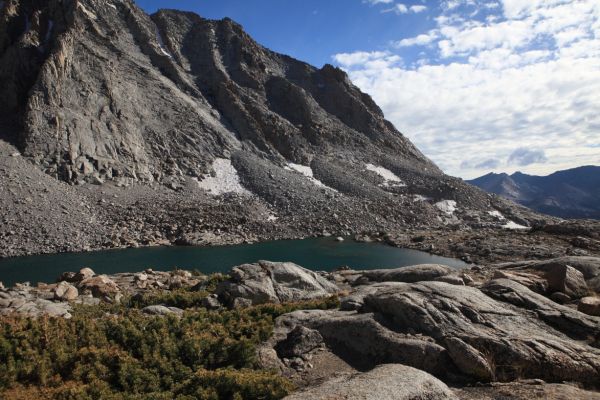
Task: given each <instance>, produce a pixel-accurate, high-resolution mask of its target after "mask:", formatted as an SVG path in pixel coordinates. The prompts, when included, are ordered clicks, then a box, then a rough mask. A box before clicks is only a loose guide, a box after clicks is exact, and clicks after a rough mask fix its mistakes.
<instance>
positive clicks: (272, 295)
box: [216, 261, 339, 306]
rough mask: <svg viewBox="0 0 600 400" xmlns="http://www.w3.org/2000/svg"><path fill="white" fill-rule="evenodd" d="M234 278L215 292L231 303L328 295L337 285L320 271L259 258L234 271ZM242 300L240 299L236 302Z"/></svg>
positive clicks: (224, 300) (252, 302) (271, 301)
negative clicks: (256, 261) (257, 260)
mask: <svg viewBox="0 0 600 400" xmlns="http://www.w3.org/2000/svg"><path fill="white" fill-rule="evenodd" d="M230 275H231V280H229V281H226V282H222V283H221V284H220V285H219V286H218V287H217V291H216V293H217V294H218V296H219V299H220V300H221V301H222V302H223V303H225V304H227V305H229V306H234V305H236V304H235V303H236V300H239V299H244V300H246V301H242V302H241V304H262V303H280V302H289V301H302V300H310V299H316V298H321V297H327V296H330V295H332V294H335V293H337V292H338V291H339V289H338V287H337V286H336V285H334V284H333V283H331V282H329V281H328V280H327V279H325V278H323V277H322V276H320V275H319V274H317V273H315V272H313V271H309V270H307V269H305V268H302V267H300V266H298V265H296V264H293V263H274V262H268V261H260V262H259V263H257V264H244V265H240V266H238V267H235V268H233V269H232V270H231V273H230ZM237 303H240V301H237Z"/></svg>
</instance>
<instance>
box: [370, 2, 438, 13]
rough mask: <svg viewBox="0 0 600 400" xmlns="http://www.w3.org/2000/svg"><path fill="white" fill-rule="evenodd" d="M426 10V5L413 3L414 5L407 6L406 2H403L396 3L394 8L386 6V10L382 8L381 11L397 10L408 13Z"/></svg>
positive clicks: (397, 11) (396, 11)
mask: <svg viewBox="0 0 600 400" xmlns="http://www.w3.org/2000/svg"><path fill="white" fill-rule="evenodd" d="M425 10H427V6H424V5H420V4H416V5H412V6H407V5H406V4H403V3H397V4H394V6H393V7H392V8H386V9H385V10H382V11H381V12H382V13H389V12H395V13H396V14H399V15H400V14H408V13H413V14H418V13H421V12H423V11H425Z"/></svg>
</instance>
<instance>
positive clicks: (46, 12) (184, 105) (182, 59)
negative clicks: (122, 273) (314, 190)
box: [0, 0, 440, 181]
mask: <svg viewBox="0 0 600 400" xmlns="http://www.w3.org/2000/svg"><path fill="white" fill-rule="evenodd" d="M0 49H1V53H2V57H1V59H0V78H1V82H2V83H1V89H0V92H1V96H0V114H1V117H2V121H3V125H4V128H5V129H3V130H2V131H3V135H5V136H7V137H9V138H10V139H11V140H12V141H13V142H15V143H17V144H18V146H19V147H20V148H21V150H22V151H23V152H24V154H25V155H26V156H28V157H30V158H31V159H33V160H35V161H36V163H38V164H39V165H40V166H41V167H42V168H43V169H44V170H45V171H46V172H47V173H49V174H51V175H54V176H56V177H58V178H59V179H62V180H66V181H77V180H83V179H86V178H87V177H89V176H92V175H94V176H97V177H99V178H101V179H113V178H116V177H132V178H135V179H138V180H143V181H153V180H161V179H162V178H163V177H164V176H168V175H173V174H185V175H190V176H200V175H201V174H204V173H206V172H208V171H209V170H210V167H211V165H212V162H213V160H214V159H215V158H217V157H223V158H233V159H235V158H237V157H239V158H243V156H246V157H260V158H263V159H267V160H269V162H271V163H274V164H276V165H279V166H284V165H285V163H286V162H288V161H289V162H293V163H297V164H303V165H306V164H309V163H310V162H311V161H314V160H315V159H316V158H319V157H323V158H324V159H327V158H328V157H332V158H333V159H334V160H338V161H347V162H352V161H355V159H364V160H366V161H371V162H374V163H378V164H384V166H387V167H388V168H389V169H392V170H395V171H399V170H410V171H412V172H414V173H417V172H418V173H423V172H424V173H425V174H428V175H429V174H434V175H438V174H440V171H439V170H438V168H437V167H436V166H435V165H434V164H433V163H431V162H430V161H429V160H428V159H427V158H425V157H424V156H423V155H422V154H421V153H420V152H419V151H418V150H417V149H416V148H415V147H414V146H413V145H412V144H411V143H410V142H409V141H408V140H407V139H406V138H405V137H404V136H403V135H402V134H401V133H399V132H398V131H397V130H396V129H395V128H394V127H393V125H392V124H391V123H389V122H388V121H386V120H385V119H384V117H383V114H382V112H381V110H380V109H379V108H378V107H377V105H376V104H375V103H374V102H373V100H372V99H371V98H370V97H369V96H368V95H366V94H364V93H362V92H361V91H360V90H359V89H358V88H356V87H355V86H354V85H353V84H352V83H351V82H350V81H349V80H348V77H347V76H346V74H345V73H344V72H343V71H341V70H339V69H337V68H335V67H332V66H330V65H325V66H324V67H323V68H321V69H317V68H314V67H312V66H310V65H308V64H305V63H302V62H300V61H297V60H294V59H292V58H290V57H287V56H284V55H280V54H276V53H274V52H272V51H269V50H268V49H265V48H264V47H262V46H260V45H258V44H257V43H256V42H254V41H253V40H252V39H251V38H250V37H249V36H248V35H247V34H246V33H245V32H244V31H243V30H242V28H241V26H239V25H238V24H236V23H235V22H233V21H231V20H229V19H224V20H221V21H213V20H207V19H204V18H201V17H199V16H198V15H195V14H193V13H187V12H180V11H173V10H161V11H159V12H158V13H156V14H154V15H151V16H149V15H146V14H145V13H144V12H143V11H142V10H140V9H139V8H138V7H136V6H135V4H134V3H133V2H131V1H127V0H123V1H121V0H107V1H104V0H84V1H77V0H62V1H59V0H50V1H46V0H44V1H42V0H9V1H6V2H5V3H4V4H3V9H2V15H1V21H0ZM332 161H333V160H331V161H329V162H332ZM324 162H327V161H324Z"/></svg>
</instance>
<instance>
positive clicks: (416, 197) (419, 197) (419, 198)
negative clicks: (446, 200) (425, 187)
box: [413, 194, 431, 201]
mask: <svg viewBox="0 0 600 400" xmlns="http://www.w3.org/2000/svg"><path fill="white" fill-rule="evenodd" d="M430 200H431V197H427V196H423V195H422V194H413V201H430Z"/></svg>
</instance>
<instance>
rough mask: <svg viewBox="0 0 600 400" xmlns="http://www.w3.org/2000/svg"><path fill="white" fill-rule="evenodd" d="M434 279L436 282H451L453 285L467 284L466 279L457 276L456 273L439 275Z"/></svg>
mask: <svg viewBox="0 0 600 400" xmlns="http://www.w3.org/2000/svg"><path fill="white" fill-rule="evenodd" d="M434 281H436V282H446V283H449V284H451V285H458V286H464V285H465V281H464V279H463V278H462V277H460V276H456V275H445V276H439V277H437V278H435V279H434Z"/></svg>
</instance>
